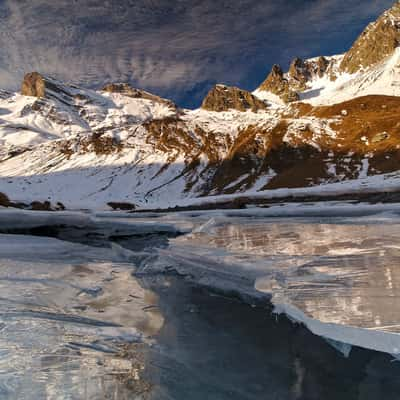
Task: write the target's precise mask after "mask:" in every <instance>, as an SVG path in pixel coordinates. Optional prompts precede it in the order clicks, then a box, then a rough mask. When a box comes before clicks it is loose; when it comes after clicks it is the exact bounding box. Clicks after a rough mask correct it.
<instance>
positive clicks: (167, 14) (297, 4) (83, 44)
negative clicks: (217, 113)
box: [0, 0, 392, 104]
mask: <svg viewBox="0 0 400 400" xmlns="http://www.w3.org/2000/svg"><path fill="white" fill-rule="evenodd" d="M366 3H367V4H366ZM391 4H392V0H375V1H368V2H365V1H361V0H353V1H351V2H349V1H348V0H346V1H345V0H282V1H276V0H266V1H259V0H239V1H231V0H229V1H228V0H218V1H215V0H192V1H186V0H176V1H170V0H108V1H103V0H102V1H100V0H99V1H94V0H80V1H76V0H57V1H53V0H30V1H28V0H19V1H14V0H6V1H3V2H1V3H0V24H1V27H2V28H1V31H0V87H5V88H13V89H15V88H16V87H18V86H19V83H20V80H21V78H22V76H23V73H24V72H26V71H29V70H39V71H42V72H43V73H48V74H52V75H55V76H57V77H59V78H62V79H65V80H68V81H72V82H76V83H83V84H87V85H89V84H90V85H100V84H102V83H105V82H106V81H121V80H124V81H131V82H132V83H133V84H135V85H137V86H140V87H143V88H147V89H149V90H154V91H157V92H158V93H160V94H162V95H165V96H170V97H173V98H174V99H175V100H177V101H183V102H185V103H186V104H193V103H196V102H198V101H199V97H200V96H201V95H202V94H203V92H204V91H205V90H206V89H207V88H208V86H209V85H210V84H211V83H212V82H217V81H223V82H226V83H229V84H236V85H240V86H243V87H246V88H250V89H251V88H254V87H255V86H256V85H257V83H259V82H260V81H261V80H262V79H263V78H264V76H265V74H266V73H267V72H268V69H269V68H270V66H271V64H273V63H275V62H279V63H283V64H284V65H286V64H287V63H288V62H289V60H290V59H291V58H293V57H294V56H296V55H299V56H311V55H318V54H320V53H335V52H338V51H343V50H345V49H346V47H347V46H349V45H350V43H351V41H352V40H353V39H354V37H355V36H356V35H357V34H358V33H359V32H360V30H361V29H362V27H363V26H364V25H365V24H366V23H367V22H368V21H370V20H371V19H373V18H375V17H376V16H377V15H378V14H379V13H381V12H382V11H383V10H384V9H385V8H388V7H389V6H390V5H391ZM189 94H190V95H189Z"/></svg>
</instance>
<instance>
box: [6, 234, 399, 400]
mask: <svg viewBox="0 0 400 400" xmlns="http://www.w3.org/2000/svg"><path fill="white" fill-rule="evenodd" d="M52 229H53V230H52V231H51V232H50V231H48V230H46V229H45V228H43V229H42V230H37V231H35V232H14V233H19V234H21V233H25V234H26V233H30V234H35V235H39V236H53V237H59V238H62V239H64V240H68V241H71V242H82V243H85V244H90V245H96V246H98V248H99V249H100V248H102V247H108V246H109V245H110V243H109V242H108V241H109V240H110V238H105V237H104V236H102V235H100V234H93V233H90V232H82V231H79V232H77V231H76V230H71V229H69V228H58V229H54V228H52ZM169 237H170V234H165V233H160V234H154V233H153V234H151V235H145V236H140V235H135V236H122V237H121V236H118V237H114V238H111V240H114V241H116V242H118V243H119V244H120V245H123V246H124V247H126V248H130V249H133V250H135V251H140V250H141V249H144V248H152V247H165V246H167V245H168V239H169ZM44 246H47V244H46V243H44ZM45 250H46V249H45ZM99 251H100V250H99ZM97 254H100V253H97ZM85 256H86V257H88V255H87V254H86V255H85ZM74 257H76V256H74ZM67 258H68V257H67ZM45 261H46V262H44V261H43V260H41V261H40V263H39V261H38V260H32V262H29V261H26V260H22V261H20V260H19V259H18V260H17V261H15V260H14V261H12V262H11V261H7V259H1V260H0V278H2V279H0V306H1V309H0V317H1V318H0V319H1V321H0V399H33V400H35V399H96V400H97V399H99V400H100V399H118V400H125V399H156V400H163V399H175V400H186V399H190V400H192V399H193V400H197V399H198V400H204V399H212V400H213V399H215V400H225V399H227V400H228V399H229V400H247V399H249V400H250V399H266V400H267V399H268V400H269V399H271V400H272V399H274V400H275V399H276V400H285V399H288V400H292V399H293V400H295V399H296V400H314V399H315V400H320V399H332V400H333V399H335V400H336V399H344V400H353V399H354V400H355V399H357V400H370V399H371V400H372V399H399V397H400V395H399V393H400V363H398V362H392V360H391V358H390V357H389V356H387V355H384V354H380V353H376V352H372V351H366V350H362V349H357V348H355V349H353V351H352V352H351V355H350V357H349V358H347V359H346V358H344V357H343V356H342V355H341V354H340V353H338V352H337V351H336V350H334V349H333V348H332V347H331V346H330V345H329V344H327V343H326V342H325V341H324V340H323V339H321V338H319V337H316V336H314V335H312V334H311V333H310V332H309V331H308V330H307V329H305V328H304V327H302V326H299V325H295V324H292V323H291V322H290V321H288V320H287V319H286V318H284V317H279V318H277V317H276V316H274V315H272V314H271V309H270V305H269V304H265V303H260V302H257V303H256V304H253V305H249V304H244V303H243V302H240V301H238V300H237V299H234V298H229V297H226V296H223V295H221V294H220V293H219V294H217V293H214V292H213V291H210V290H208V289H206V288H202V287H199V286H197V285H195V284H193V283H191V282H190V281H189V280H188V279H185V277H179V276H176V275H173V274H158V275H157V274H155V275H154V274H153V275H149V276H143V275H140V277H139V276H135V273H134V269H133V268H132V270H130V269H129V265H128V266H126V265H123V266H119V265H118V264H110V265H108V264H107V263H105V264H102V263H100V262H98V261H97V262H95V261H93V260H91V261H90V262H89V261H87V260H86V259H84V257H83V255H82V260H80V262H77V261H76V260H74V262H73V263H72V261H71V265H69V264H68V262H67V261H66V262H64V261H63V262H62V261H61V259H60V261H59V262H56V261H54V260H50V261H49V260H45ZM10 266H12V270H10ZM110 269H112V270H113V271H114V275H112V276H109V275H108V272H109V270H110ZM33 276H34V277H35V278H33ZM83 287H84V288H86V287H90V289H91V290H86V289H85V290H86V291H82V288H83ZM118 313H120V315H119V314H118ZM117 314H118V315H117ZM101 323H103V325H104V324H105V325H104V327H103V326H102V325H101ZM99 324H100V325H99ZM114 325H115V326H114ZM133 329H135V330H137V331H139V332H141V333H142V334H143V335H144V338H141V339H137V340H136V339H131V340H128V339H127V337H129V335H128V336H126V335H122V333H124V332H125V330H127V331H128V332H129V333H130V334H131V332H132V330H133ZM114 330H117V332H115V331H114Z"/></svg>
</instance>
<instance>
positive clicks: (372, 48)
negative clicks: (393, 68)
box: [340, 1, 400, 74]
mask: <svg viewBox="0 0 400 400" xmlns="http://www.w3.org/2000/svg"><path fill="white" fill-rule="evenodd" d="M399 43H400V1H396V3H395V4H394V5H393V7H392V8H391V9H389V10H388V11H386V12H385V13H383V14H382V16H381V17H379V18H378V20H377V21H375V22H373V23H371V24H369V25H368V26H367V28H366V29H365V30H364V31H363V32H362V33H361V35H360V36H359V37H358V39H357V40H356V41H355V43H354V45H353V46H352V48H351V49H350V50H349V51H348V52H347V53H346V54H345V56H344V59H343V61H342V63H341V65H340V69H341V71H343V72H348V73H350V74H352V73H355V72H358V71H360V70H362V69H365V68H367V67H370V66H373V65H375V64H377V63H379V62H381V61H383V60H384V59H385V58H386V57H388V56H390V55H391V54H393V52H394V50H395V49H396V48H397V47H398V46H399Z"/></svg>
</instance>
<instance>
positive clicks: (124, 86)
mask: <svg viewBox="0 0 400 400" xmlns="http://www.w3.org/2000/svg"><path fill="white" fill-rule="evenodd" d="M102 90H103V91H104V92H109V93H121V94H123V95H124V96H128V97H132V98H134V99H145V100H151V101H154V102H156V103H162V104H165V105H167V106H169V107H171V108H176V105H175V104H174V103H173V102H172V101H171V100H167V99H163V98H162V97H159V96H156V95H154V94H151V93H149V92H146V91H144V90H140V89H136V88H133V87H132V86H130V85H129V84H128V83H110V84H108V85H106V86H104V87H103V89H102Z"/></svg>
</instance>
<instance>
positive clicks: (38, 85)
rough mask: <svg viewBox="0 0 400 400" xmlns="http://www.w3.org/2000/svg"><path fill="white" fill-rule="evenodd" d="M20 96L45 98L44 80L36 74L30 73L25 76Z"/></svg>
mask: <svg viewBox="0 0 400 400" xmlns="http://www.w3.org/2000/svg"><path fill="white" fill-rule="evenodd" d="M21 94H23V95H24V96H33V97H45V95H46V82H45V78H44V77H43V76H42V75H40V74H39V73H38V72H30V73H28V74H26V75H25V76H24V80H23V81H22V87H21Z"/></svg>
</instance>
